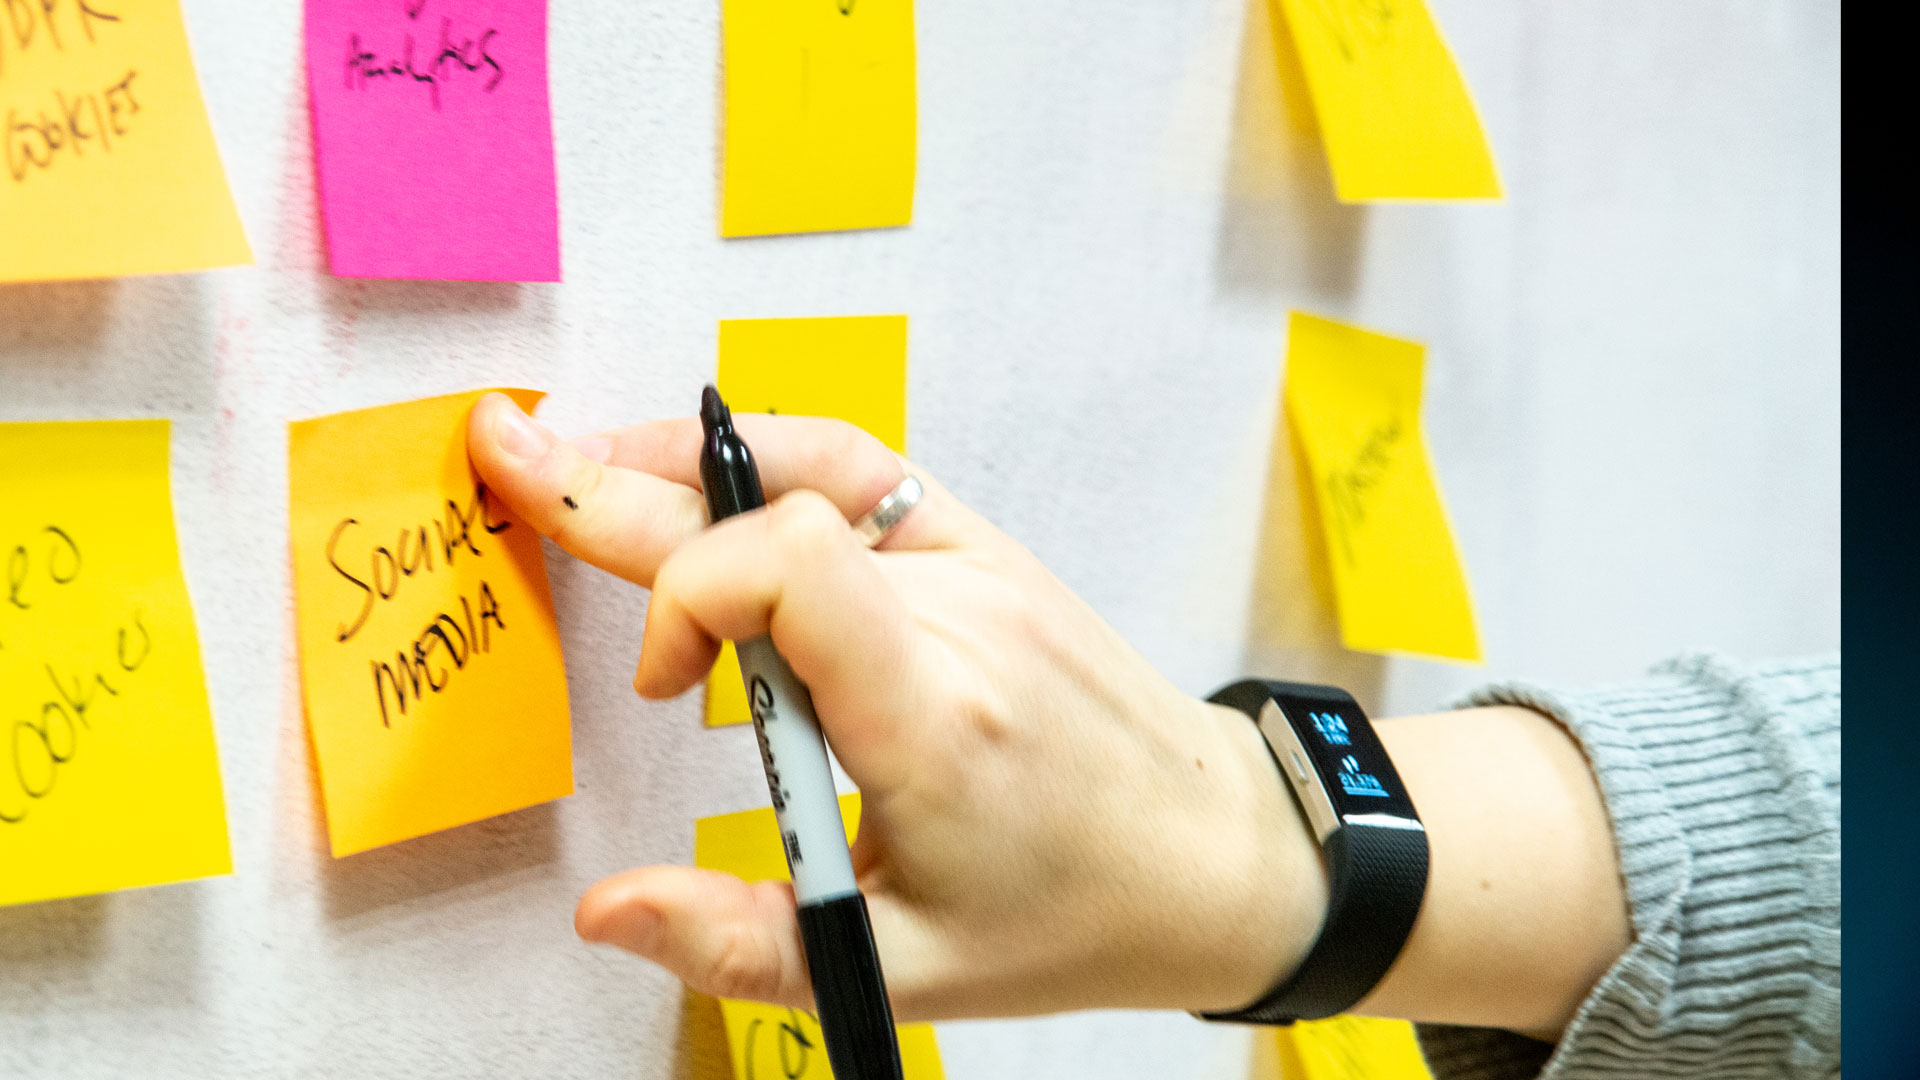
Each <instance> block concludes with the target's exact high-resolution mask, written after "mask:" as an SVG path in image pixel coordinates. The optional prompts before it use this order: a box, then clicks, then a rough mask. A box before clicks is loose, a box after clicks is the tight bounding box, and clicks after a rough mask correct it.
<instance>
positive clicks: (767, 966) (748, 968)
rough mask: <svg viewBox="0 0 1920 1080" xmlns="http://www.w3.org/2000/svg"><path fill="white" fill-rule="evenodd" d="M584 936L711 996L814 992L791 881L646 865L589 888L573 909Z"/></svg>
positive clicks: (799, 998) (793, 1000)
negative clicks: (746, 878) (656, 966)
mask: <svg viewBox="0 0 1920 1080" xmlns="http://www.w3.org/2000/svg"><path fill="white" fill-rule="evenodd" d="M573 926H574V930H575V931H576V932H577V933H579V935H580V936H581V937H583V938H585V939H586V940H588V941H593V942H599V943H602V944H607V945H618V946H619V947H621V948H623V949H625V950H627V951H628V952H631V953H636V954H638V955H640V956H643V957H645V958H647V959H648V960H651V961H653V962H654V963H656V964H659V965H660V966H661V967H664V968H666V969H667V970H668V971H671V972H673V973H674V974H675V975H678V976H679V977H680V978H681V980H682V981H684V982H685V983H686V984H687V985H688V986H691V987H693V988H694V989H695V990H698V991H700V992H701V993H703V994H712V995H713V996H715V997H729V998H748V999H751V1000H755V1001H773V1002H778V1003H780V1004H783V1005H792V1006H795V1007H798V1008H806V1007H808V1006H810V1005H811V1004H812V1002H813V991H812V989H811V988H810V987H809V985H808V982H807V964H806V953H805V951H804V950H803V948H802V946H801V944H800V928H799V924H798V922H797V921H796V918H795V915H794V902H793V886H791V885H788V884H787V883H786V882H783V881H763V882H759V883H757V884H753V885H749V884H747V883H746V882H744V881H741V880H740V879H739V878H737V877H734V876H733V875H732V874H723V873H721V872H719V871H718V870H695V869H691V868H688V867H684V866H650V867H645V868H642V869H639V870H629V871H627V872H626V873H624V874H619V875H616V876H614V877H610V878H608V879H607V880H605V881H602V882H600V883H599V884H598V885H595V886H594V887H593V888H591V889H589V890H587V893H586V895H585V896H582V897H581V898H580V906H579V908H578V909H577V910H575V912H574V915H573Z"/></svg>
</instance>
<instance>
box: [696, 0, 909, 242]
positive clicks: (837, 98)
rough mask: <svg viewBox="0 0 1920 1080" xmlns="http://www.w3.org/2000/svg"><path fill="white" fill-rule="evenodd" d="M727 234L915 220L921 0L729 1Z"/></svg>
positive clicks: (723, 224) (725, 23)
mask: <svg viewBox="0 0 1920 1080" xmlns="http://www.w3.org/2000/svg"><path fill="white" fill-rule="evenodd" d="M720 21H721V41H722V48H723V49H724V52H725V73H726V110H727V117H726V136H725V142H726V146H725V164H724V167H723V176H722V178H721V191H722V194H721V207H720V235H722V236H762V235H766V234H769V233H802V232H822V231H827V230H833V229H874V228H881V227H884V226H889V225H905V224H906V223H907V222H908V221H910V220H912V218H913V172H914V152H915V150H914V142H915V123H916V119H915V111H916V104H915V101H914V94H915V91H914V51H913V0H721V3H720Z"/></svg>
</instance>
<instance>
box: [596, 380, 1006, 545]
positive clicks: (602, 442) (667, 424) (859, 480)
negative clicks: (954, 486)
mask: <svg viewBox="0 0 1920 1080" xmlns="http://www.w3.org/2000/svg"><path fill="white" fill-rule="evenodd" d="M733 424H734V428H735V429H736V430H738V431H739V432H740V437H741V438H742V439H744V440H746V443H747V445H748V446H749V447H751V448H752V450H753V457H754V461H755V462H756V463H757V464H758V465H759V467H760V485H761V487H762V488H764V489H765V490H766V493H767V497H768V498H770V499H771V498H774V497H777V496H779V495H782V494H785V493H786V492H789V491H800V490H807V491H817V492H819V493H820V494H822V495H825V496H826V497H827V499H828V501H830V502H832V503H833V504H834V506H836V507H838V508H839V510H840V513H841V514H842V515H843V516H845V517H846V518H847V519H848V520H853V519H856V518H858V517H860V516H861V515H862V514H865V513H866V512H867V511H869V510H871V509H873V507H874V505H875V504H876V503H878V502H879V501H880V500H881V498H882V497H884V496H885V495H886V494H887V493H888V492H889V491H892V490H893V489H894V487H895V486H897V485H898V484H899V483H900V480H901V478H902V477H904V476H905V475H906V467H905V465H903V464H902V462H901V459H900V456H899V455H898V454H895V453H894V452H893V451H892V450H889V449H887V446H886V444H885V443H882V442H881V441H880V440H879V439H876V438H874V437H873V436H872V435H869V434H867V433H866V432H865V431H862V430H860V429H859V428H858V427H855V426H854V425H852V424H849V423H847V422H846V421H844V420H835V419H831V418H828V417H822V416H766V415H761V414H758V413H735V414H734V415H733ZM701 438H702V432H701V429H700V421H699V419H698V418H696V417H683V418H679V419H673V420H655V421H652V422H649V423H645V424H636V425H634V426H632V427H626V428H620V429H618V430H616V431H608V432H603V433H601V434H599V435H592V436H588V437H587V438H584V439H580V440H578V442H579V444H580V445H581V446H582V447H583V448H585V449H587V450H588V451H589V452H590V453H591V454H592V455H593V456H596V457H599V458H601V459H602V460H605V461H606V462H607V463H608V464H610V465H614V466H618V467H620V468H626V469H637V470H639V471H641V472H646V473H652V474H653V475H655V476H659V477H663V478H665V479H668V480H673V481H677V482H679V483H682V484H686V485H689V486H691V487H695V488H698V487H699V485H700V468H699V461H700V442H701ZM921 482H922V483H923V484H925V485H926V488H927V491H926V495H925V497H924V498H923V499H922V500H921V503H920V505H919V506H917V507H915V508H914V511H913V513H911V514H908V515H907V517H906V519H905V520H903V521H902V522H901V523H900V525H899V527H898V528H897V529H895V530H894V532H893V533H892V534H890V535H889V537H888V543H887V546H888V547H890V548H930V547H947V546H951V545H953V544H955V543H958V542H959V541H960V539H961V538H962V535H963V532H964V530H966V529H968V528H969V526H970V525H971V524H972V522H973V520H974V519H973V518H972V516H971V515H970V514H968V513H967V512H966V511H965V510H964V509H963V508H962V507H961V506H960V504H959V503H957V502H955V501H954V499H953V497H952V496H951V495H948V494H947V493H946V491H945V490H944V489H942V488H940V487H939V485H937V484H934V483H933V482H932V481H930V480H928V479H927V477H926V476H925V475H924V474H922V475H921Z"/></svg>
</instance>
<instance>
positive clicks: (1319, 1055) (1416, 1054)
mask: <svg viewBox="0 0 1920 1080" xmlns="http://www.w3.org/2000/svg"><path fill="white" fill-rule="evenodd" d="M1275 1034H1276V1037H1278V1038H1279V1039H1280V1041H1281V1043H1282V1044H1283V1046H1284V1049H1283V1050H1282V1052H1281V1060H1282V1061H1284V1062H1286V1070H1287V1071H1286V1072H1285V1074H1284V1075H1285V1077H1286V1080H1430V1077H1431V1075H1432V1074H1431V1073H1429V1072H1428V1071H1427V1060H1426V1058H1425V1057H1423V1056H1421V1054H1420V1043H1419V1040H1417V1039H1416V1038H1414V1034H1413V1025H1412V1024H1409V1023H1407V1022H1406V1021H1405V1020H1379V1019H1375V1018H1373V1017H1368V1016H1344V1015H1343V1016H1330V1017H1328V1018H1326V1019H1325V1020H1301V1021H1299V1022H1297V1023H1294V1024H1292V1025H1289V1026H1287V1027H1284V1028H1281V1029H1280V1030H1279V1031H1278V1032H1276V1033H1275Z"/></svg>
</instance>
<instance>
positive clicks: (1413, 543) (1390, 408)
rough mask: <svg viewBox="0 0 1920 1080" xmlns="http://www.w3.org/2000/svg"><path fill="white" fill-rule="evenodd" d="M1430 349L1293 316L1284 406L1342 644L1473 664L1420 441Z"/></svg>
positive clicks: (1459, 572) (1458, 573)
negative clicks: (1308, 484)
mask: <svg viewBox="0 0 1920 1080" xmlns="http://www.w3.org/2000/svg"><path fill="white" fill-rule="evenodd" d="M1425 362H1426V349H1425V348H1424V347H1422V346H1421V345H1419V344H1417V343H1415V342H1411V341H1402V340H1400V339H1398V338H1391V337H1387V336H1386V335H1384V334H1375V333H1371V332H1369V331H1366V330H1361V329H1358V328H1356V327H1352V326H1346V325H1343V324H1341V323H1337V322H1333V321H1331V320H1329V319H1321V318H1316V317H1315V316H1312V315H1305V314H1302V313H1300V312H1297V311H1296V312H1294V313H1293V316H1292V319H1291V320H1290V321H1289V322H1288V328H1287V379H1286V389H1285V392H1284V399H1285V403H1286V414H1287V422H1288V423H1289V424H1290V425H1291V427H1292V430H1293V434H1294V437H1295V439H1296V440H1297V442H1296V447H1297V449H1298V451H1299V452H1300V453H1301V454H1302V455H1303V456H1304V458H1305V461H1306V464H1307V472H1308V474H1309V475H1310V476H1311V477H1312V480H1313V494H1314V503H1315V505H1316V506H1317V507H1318V508H1319V511H1320V522H1321V528H1322V529H1323V530H1324V531H1325V533H1326V539H1327V554H1328V558H1329V559H1330V560H1331V561H1332V563H1333V592H1334V602H1335V605H1336V606H1337V607H1338V608H1339V611H1340V637H1341V640H1342V641H1343V642H1345V644H1346V646H1347V648H1349V649H1358V650H1361V651H1363V652H1382V653H1410V654H1414V655H1418V656H1431V657H1440V658H1444V659H1451V660H1464V661H1471V662H1475V663H1477V662H1479V660H1480V638H1479V634H1478V633H1477V632H1476V631H1475V629H1474V622H1473V602H1472V600H1471V598H1470V597H1469V595H1468V592H1467V577H1466V571H1465V570H1464V569H1463V568H1462V567H1461V565H1460V555H1459V552H1458V551H1457V550H1456V549H1455V547H1454V542H1453V530H1452V529H1451V528H1450V527H1449V526H1448V524H1447V515H1446V510H1445V508H1444V507H1442V505H1441V503H1440V489H1439V487H1438V486H1437V485H1436V483H1435V481H1434V478H1433V467H1432V465H1431V464H1430V463H1429V462H1428V459H1427V444H1426V438H1425V436H1424V435H1422V434H1421V431H1420V384H1421V372H1422V368H1423V367H1424V365H1425Z"/></svg>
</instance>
